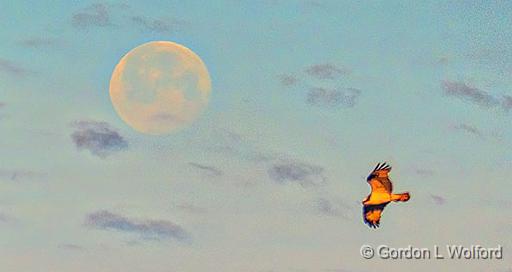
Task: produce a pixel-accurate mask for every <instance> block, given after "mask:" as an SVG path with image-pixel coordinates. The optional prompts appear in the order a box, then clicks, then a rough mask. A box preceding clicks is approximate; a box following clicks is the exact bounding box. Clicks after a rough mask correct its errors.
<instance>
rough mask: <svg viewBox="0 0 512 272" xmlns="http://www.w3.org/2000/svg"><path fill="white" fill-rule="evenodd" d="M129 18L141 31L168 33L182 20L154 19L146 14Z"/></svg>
mask: <svg viewBox="0 0 512 272" xmlns="http://www.w3.org/2000/svg"><path fill="white" fill-rule="evenodd" d="M130 20H131V22H132V23H133V24H135V26H137V27H139V28H140V29H141V30H143V31H149V32H156V33H169V32H172V31H174V30H176V29H177V28H178V26H179V25H181V24H182V22H180V21H178V20H166V19H155V18H150V17H146V16H141V15H137V16H131V17H130Z"/></svg>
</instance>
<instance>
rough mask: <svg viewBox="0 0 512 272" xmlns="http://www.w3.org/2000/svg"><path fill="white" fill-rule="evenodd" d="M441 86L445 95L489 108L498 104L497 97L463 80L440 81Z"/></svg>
mask: <svg viewBox="0 0 512 272" xmlns="http://www.w3.org/2000/svg"><path fill="white" fill-rule="evenodd" d="M441 87H442V89H443V91H444V94H445V95H447V96H452V97H456V98H459V99H462V100H465V101H468V102H472V103H475V104H477V105H480V106H482V107H487V108H490V107H494V106H497V105H498V104H499V100H498V99H497V98H495V97H493V96H492V95H490V94H488V93H487V92H485V91H483V90H480V89H478V88H476V87H473V86H469V85H467V84H466V83H464V82H460V81H449V80H444V81H443V82H442V83H441Z"/></svg>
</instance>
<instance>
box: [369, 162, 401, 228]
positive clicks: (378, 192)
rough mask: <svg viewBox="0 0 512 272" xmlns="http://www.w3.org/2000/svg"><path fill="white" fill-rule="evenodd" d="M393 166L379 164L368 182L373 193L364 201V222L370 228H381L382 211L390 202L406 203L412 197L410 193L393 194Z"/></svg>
mask: <svg viewBox="0 0 512 272" xmlns="http://www.w3.org/2000/svg"><path fill="white" fill-rule="evenodd" d="M390 171H391V166H389V165H388V164H387V163H385V162H384V163H382V164H380V163H379V164H377V166H375V169H373V171H372V172H371V173H370V175H369V176H368V178H367V179H366V181H367V182H368V184H370V187H371V188H372V192H371V193H370V194H369V195H368V196H367V197H366V198H365V199H364V200H363V220H364V223H366V224H367V225H368V226H370V228H378V227H379V226H380V217H381V216H382V211H383V210H384V208H385V207H386V205H388V204H389V202H391V201H393V202H397V201H401V202H406V201H408V200H409V199H410V198H411V196H410V195H409V193H408V192H405V193H401V194H393V184H392V183H391V180H390V179H389V172H390Z"/></svg>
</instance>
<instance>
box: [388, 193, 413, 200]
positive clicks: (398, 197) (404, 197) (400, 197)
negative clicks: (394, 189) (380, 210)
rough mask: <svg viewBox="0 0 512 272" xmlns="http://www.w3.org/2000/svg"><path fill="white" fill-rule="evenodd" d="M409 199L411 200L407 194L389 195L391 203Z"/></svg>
mask: <svg viewBox="0 0 512 272" xmlns="http://www.w3.org/2000/svg"><path fill="white" fill-rule="evenodd" d="M410 198H411V195H410V194H409V192H405V193H402V194H392V195H391V200H392V201H401V202H406V201H408V200H409V199H410Z"/></svg>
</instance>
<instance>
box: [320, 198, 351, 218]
mask: <svg viewBox="0 0 512 272" xmlns="http://www.w3.org/2000/svg"><path fill="white" fill-rule="evenodd" d="M314 204H315V208H316V210H317V211H318V212H319V213H320V214H322V215H327V216H334V217H342V218H348V217H349V212H350V210H351V207H350V205H348V204H346V203H344V202H341V201H338V202H333V201H330V200H328V199H325V198H319V199H317V200H316V201H315V203H314Z"/></svg>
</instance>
